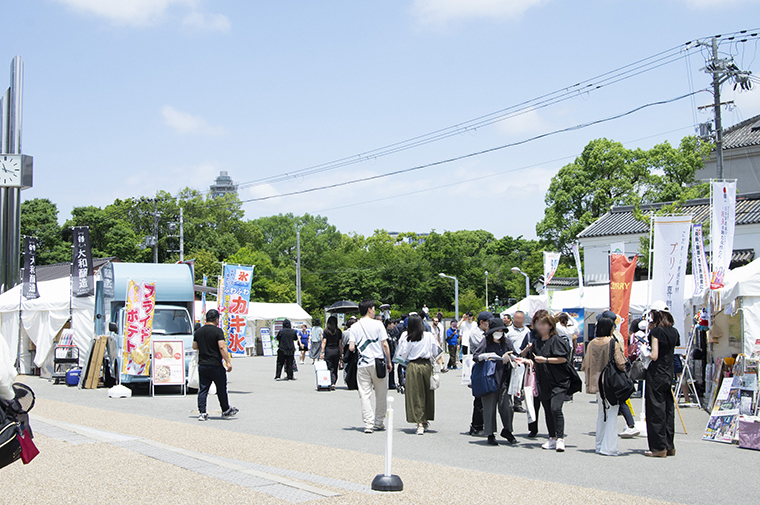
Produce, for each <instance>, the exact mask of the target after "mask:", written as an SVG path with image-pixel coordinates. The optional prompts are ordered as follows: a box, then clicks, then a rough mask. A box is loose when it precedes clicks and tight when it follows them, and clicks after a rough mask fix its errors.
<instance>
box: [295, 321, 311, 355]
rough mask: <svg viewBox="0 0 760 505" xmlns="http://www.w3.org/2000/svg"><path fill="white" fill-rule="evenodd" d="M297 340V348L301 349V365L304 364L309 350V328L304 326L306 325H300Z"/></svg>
mask: <svg viewBox="0 0 760 505" xmlns="http://www.w3.org/2000/svg"><path fill="white" fill-rule="evenodd" d="M298 338H299V339H300V342H299V347H300V348H301V364H302V365H303V364H304V361H306V352H307V351H308V350H309V341H310V340H311V337H310V336H309V327H308V326H306V324H302V325H301V331H299V332H298Z"/></svg>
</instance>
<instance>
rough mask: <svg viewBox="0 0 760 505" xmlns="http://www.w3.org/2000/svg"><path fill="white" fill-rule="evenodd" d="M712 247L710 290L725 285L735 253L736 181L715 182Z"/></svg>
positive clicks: (711, 231) (711, 229)
mask: <svg viewBox="0 0 760 505" xmlns="http://www.w3.org/2000/svg"><path fill="white" fill-rule="evenodd" d="M710 226H711V228H710V247H711V250H712V256H711V258H710V260H711V262H712V275H711V276H710V289H720V288H722V287H723V286H724V285H725V275H726V272H728V268H729V266H730V265H731V256H733V253H734V227H735V226H736V181H730V182H729V181H713V183H712V223H711V225H710Z"/></svg>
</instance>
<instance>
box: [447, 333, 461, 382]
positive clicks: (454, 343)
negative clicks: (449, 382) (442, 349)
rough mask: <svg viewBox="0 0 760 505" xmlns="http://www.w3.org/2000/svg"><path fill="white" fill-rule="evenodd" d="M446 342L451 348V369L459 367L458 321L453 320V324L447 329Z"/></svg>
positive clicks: (449, 367)
mask: <svg viewBox="0 0 760 505" xmlns="http://www.w3.org/2000/svg"><path fill="white" fill-rule="evenodd" d="M446 344H447V345H448V348H449V366H448V369H449V370H456V369H457V354H459V331H458V330H457V322H456V321H451V325H450V327H449V329H448V330H446Z"/></svg>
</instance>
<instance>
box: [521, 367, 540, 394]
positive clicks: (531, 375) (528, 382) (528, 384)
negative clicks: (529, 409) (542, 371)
mask: <svg viewBox="0 0 760 505" xmlns="http://www.w3.org/2000/svg"><path fill="white" fill-rule="evenodd" d="M523 391H524V392H525V398H530V397H531V396H538V384H536V371H535V370H534V369H533V367H532V366H531V367H529V368H528V372H527V374H526V375H525V387H524V388H523Z"/></svg>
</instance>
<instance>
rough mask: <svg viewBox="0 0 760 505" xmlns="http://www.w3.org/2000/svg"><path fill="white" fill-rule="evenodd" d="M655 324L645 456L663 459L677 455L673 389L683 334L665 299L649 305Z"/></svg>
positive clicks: (647, 402) (648, 376)
mask: <svg viewBox="0 0 760 505" xmlns="http://www.w3.org/2000/svg"><path fill="white" fill-rule="evenodd" d="M650 317H651V320H652V324H653V325H654V327H653V328H652V331H651V332H650V333H649V345H650V347H651V349H652V352H651V354H650V355H649V357H650V358H651V359H652V362H651V363H650V364H649V366H648V367H647V378H646V387H645V388H644V390H645V404H646V413H647V440H648V441H649V450H648V451H646V452H645V453H644V455H645V456H649V457H653V458H664V457H666V456H675V455H676V448H675V446H674V445H673V435H674V434H675V411H674V400H673V391H672V390H671V389H670V387H671V384H672V383H673V350H674V349H675V348H676V347H677V346H678V345H680V342H681V336H680V335H679V334H678V330H676V329H675V328H674V327H673V315H672V314H671V313H670V309H669V308H668V306H667V305H665V302H662V301H657V302H654V303H653V304H652V307H651V308H650Z"/></svg>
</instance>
